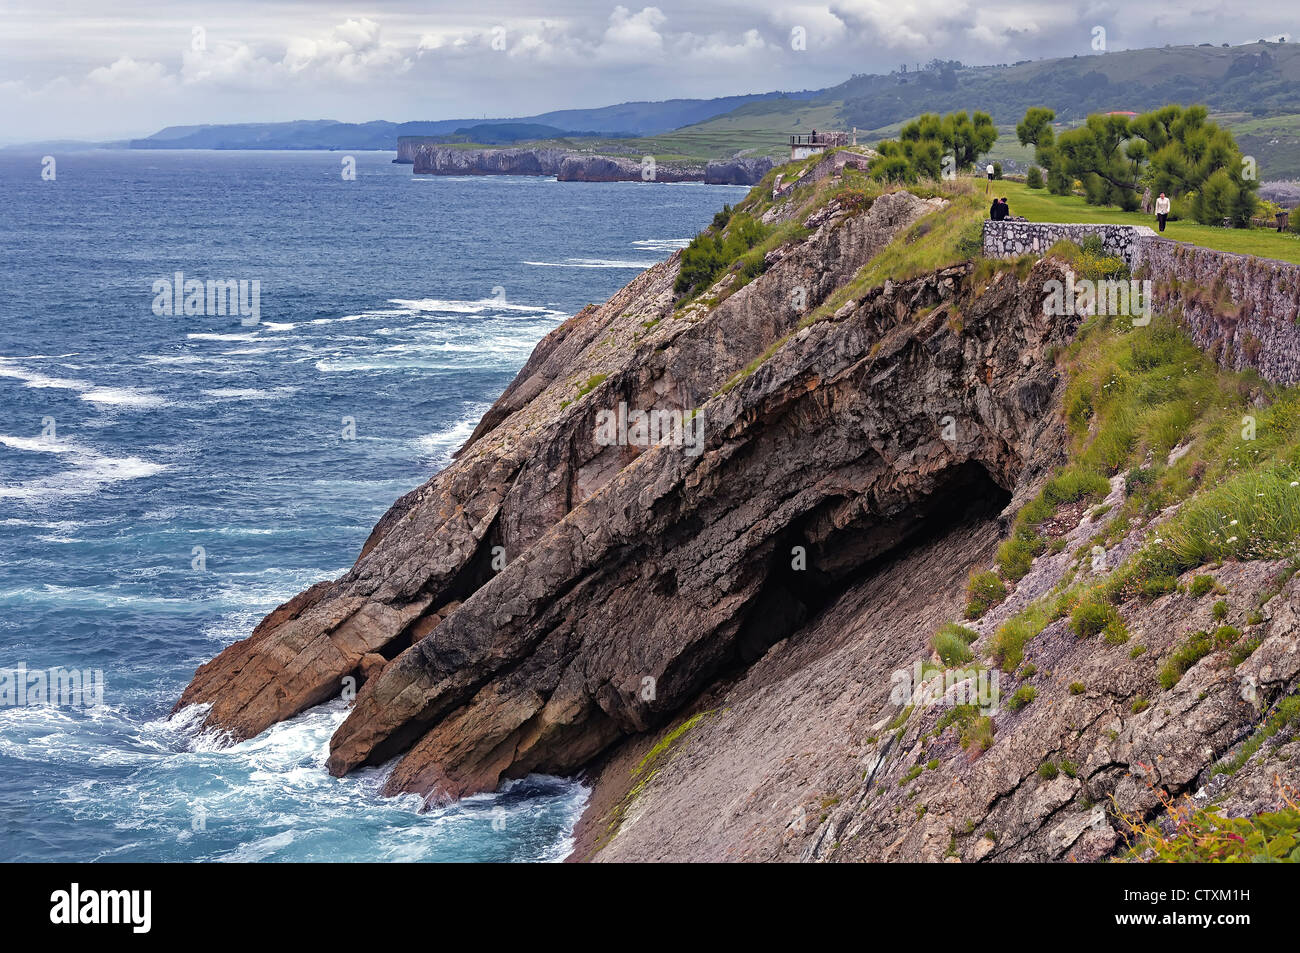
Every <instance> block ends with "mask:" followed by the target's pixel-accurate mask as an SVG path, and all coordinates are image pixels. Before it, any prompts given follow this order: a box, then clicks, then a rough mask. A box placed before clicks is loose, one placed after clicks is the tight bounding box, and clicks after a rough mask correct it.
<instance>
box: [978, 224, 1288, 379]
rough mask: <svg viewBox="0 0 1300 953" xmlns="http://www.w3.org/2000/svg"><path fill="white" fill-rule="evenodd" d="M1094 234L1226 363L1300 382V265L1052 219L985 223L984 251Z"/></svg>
mask: <svg viewBox="0 0 1300 953" xmlns="http://www.w3.org/2000/svg"><path fill="white" fill-rule="evenodd" d="M1088 235H1098V236H1100V237H1101V241H1102V247H1103V248H1104V249H1105V250H1106V252H1107V253H1108V254H1112V255H1115V256H1117V257H1119V258H1122V259H1123V260H1124V261H1125V262H1126V263H1127V264H1128V265H1129V268H1130V269H1132V271H1133V277H1135V278H1146V279H1150V281H1151V284H1152V291H1153V293H1154V297H1155V302H1154V304H1155V309H1156V311H1157V312H1160V313H1165V314H1174V315H1176V316H1177V317H1178V318H1179V320H1180V321H1181V322H1182V324H1183V326H1184V327H1185V328H1186V330H1187V332H1188V334H1190V335H1191V337H1192V339H1193V340H1194V341H1195V342H1196V343H1197V345H1198V346H1199V347H1201V348H1202V349H1204V350H1205V351H1206V352H1207V353H1208V354H1210V355H1211V356H1212V357H1214V359H1215V360H1216V361H1218V362H1219V364H1220V366H1222V367H1226V368H1230V369H1232V370H1244V369H1245V368H1247V367H1251V368H1254V369H1255V370H1256V371H1258V372H1259V374H1260V376H1261V377H1263V378H1265V379H1266V380H1269V381H1272V382H1274V383H1277V384H1286V385H1291V384H1297V383H1300V324H1297V321H1300V265H1293V264H1290V263H1289V262H1284V261H1277V260H1276V259H1272V258H1256V257H1254V256H1252V255H1235V254H1232V253H1230V252H1222V251H1216V250H1214V249H1211V248H1200V247H1197V246H1195V245H1188V244H1185V243H1183V242H1175V241H1170V240H1169V239H1167V238H1161V237H1160V236H1159V235H1157V234H1156V233H1155V231H1154V230H1152V229H1150V228H1146V227H1143V226H1136V225H1064V224H1058V223H1052V222H1017V221H1006V222H991V221H989V222H985V223H984V254H985V256H986V257H989V258H1019V257H1020V256H1021V255H1031V254H1043V253H1044V252H1046V251H1047V250H1048V249H1049V248H1051V247H1052V245H1054V244H1056V242H1058V241H1063V240H1067V241H1072V242H1076V243H1077V242H1081V241H1082V240H1083V239H1084V238H1085V237H1087V236H1088Z"/></svg>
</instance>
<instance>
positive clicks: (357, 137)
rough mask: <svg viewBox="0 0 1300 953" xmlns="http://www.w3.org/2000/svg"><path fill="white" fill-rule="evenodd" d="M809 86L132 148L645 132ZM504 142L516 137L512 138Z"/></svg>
mask: <svg viewBox="0 0 1300 953" xmlns="http://www.w3.org/2000/svg"><path fill="white" fill-rule="evenodd" d="M805 95H809V96H810V95H813V94H812V93H779V92H770V93H753V94H750V95H744V96H723V97H719V98H715V99H671V100H665V101H663V102H635V103H619V104H618V105H615V106H602V107H599V108H596V109H559V110H555V111H552V112H547V113H541V114H540V115H537V116H526V117H520V118H515V119H499V120H494V121H493V122H491V123H485V121H484V120H482V119H443V120H437V121H431V122H419V121H417V122H385V121H380V120H377V121H373V122H366V123H347V122H335V121H333V120H327V119H326V120H300V121H296V122H271V123H232V124H227V125H201V126H169V127H167V128H166V129H162V130H160V131H159V132H156V133H154V134H153V135H152V136H148V137H146V138H144V139H133V140H131V142H130V148H132V149H383V150H387V149H394V148H396V146H397V139H398V137H399V136H447V135H454V134H455V133H456V132H457V130H460V129H464V128H467V127H482V128H484V129H485V130H491V138H492V139H494V140H495V141H505V140H504V139H502V137H501V134H502V132H503V131H504V130H503V129H502V128H501V127H502V126H504V125H506V124H523V125H524V126H525V127H527V126H532V127H534V128H533V129H531V130H528V129H526V130H525V131H523V132H522V133H521V134H522V135H529V134H532V135H536V133H537V130H536V128H535V127H548V128H550V129H553V130H557V131H559V130H563V131H566V132H568V131H576V132H578V133H580V134H587V135H590V134H592V133H599V134H603V135H635V136H646V135H655V134H657V133H662V132H668V131H670V130H672V129H676V128H677V127H679V126H683V125H689V124H691V123H694V122H699V121H700V120H702V119H706V118H709V117H711V116H717V115H720V114H722V113H725V112H728V111H730V110H732V109H735V108H737V107H739V106H742V105H744V104H747V103H751V102H755V101H758V100H763V99H770V98H776V97H784V96H805ZM510 141H514V140H513V139H512V140H510Z"/></svg>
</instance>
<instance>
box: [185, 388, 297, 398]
mask: <svg viewBox="0 0 1300 953" xmlns="http://www.w3.org/2000/svg"><path fill="white" fill-rule="evenodd" d="M299 390H300V388H297V387H276V388H273V389H272V390H263V389H260V388H257V387H214V388H212V389H210V390H205V391H203V392H202V393H203V394H204V395H205V396H207V397H215V398H216V399H217V400H278V399H279V398H281V397H288V396H290V395H291V394H296V393H298V391H299Z"/></svg>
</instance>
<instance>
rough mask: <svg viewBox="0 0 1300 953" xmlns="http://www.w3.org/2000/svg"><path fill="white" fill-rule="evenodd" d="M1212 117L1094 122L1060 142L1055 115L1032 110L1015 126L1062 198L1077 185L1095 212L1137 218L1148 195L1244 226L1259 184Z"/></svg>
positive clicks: (1155, 113)
mask: <svg viewBox="0 0 1300 953" xmlns="http://www.w3.org/2000/svg"><path fill="white" fill-rule="evenodd" d="M1208 116H1209V113H1208V111H1207V110H1206V108H1205V107H1204V106H1192V107H1190V108H1187V109H1184V108H1183V107H1181V106H1177V105H1170V106H1165V107H1163V108H1161V109H1156V110H1152V111H1151V112H1148V113H1143V114H1142V115H1140V116H1135V117H1133V118H1132V119H1129V118H1127V117H1126V116H1120V115H1097V114H1094V115H1091V116H1089V117H1088V119H1087V120H1086V121H1085V123H1084V124H1083V125H1082V126H1079V127H1078V128H1076V129H1071V130H1069V131H1068V132H1064V133H1061V134H1060V135H1059V136H1057V135H1055V134H1054V133H1053V130H1052V127H1051V121H1052V119H1053V118H1054V116H1053V115H1052V112H1051V110H1048V109H1042V108H1039V107H1034V108H1032V109H1030V110H1029V111H1028V112H1026V113H1025V118H1024V120H1023V121H1021V122H1020V123H1019V124H1018V125H1017V126H1016V135H1017V137H1018V138H1019V139H1020V141H1021V143H1023V144H1024V145H1034V146H1036V147H1037V151H1036V155H1035V161H1036V162H1037V163H1038V164H1039V165H1041V166H1042V167H1043V168H1044V169H1046V170H1047V184H1048V187H1049V188H1050V189H1051V190H1052V191H1053V192H1057V193H1058V194H1067V193H1068V192H1069V191H1070V190H1071V189H1072V187H1073V183H1074V181H1075V180H1076V179H1077V180H1078V181H1080V182H1081V183H1082V185H1083V190H1084V196H1085V198H1086V199H1087V201H1088V202H1089V203H1090V204H1093V205H1118V206H1119V207H1120V208H1123V209H1126V210H1129V211H1132V210H1134V209H1136V208H1138V206H1139V205H1140V204H1141V194H1142V192H1143V190H1144V189H1147V188H1150V189H1151V190H1152V192H1154V193H1159V192H1164V193H1165V194H1166V195H1168V196H1170V197H1171V198H1174V199H1181V200H1183V201H1184V202H1185V203H1186V205H1185V208H1186V210H1187V212H1188V213H1189V214H1191V216H1192V217H1193V218H1195V219H1196V220H1197V221H1198V222H1201V223H1203V224H1218V223H1219V222H1221V221H1223V220H1224V219H1227V220H1229V221H1230V222H1232V223H1233V224H1236V225H1245V224H1247V223H1248V222H1249V221H1250V218H1251V216H1252V215H1253V214H1254V212H1255V208H1256V206H1257V204H1258V203H1257V198H1256V195H1255V190H1256V189H1257V188H1258V182H1257V181H1256V180H1255V179H1254V177H1253V175H1252V174H1251V172H1250V166H1249V164H1248V163H1245V162H1243V158H1242V155H1241V150H1240V148H1238V146H1237V143H1236V140H1234V139H1233V137H1232V135H1231V134H1230V133H1229V132H1228V131H1227V130H1226V129H1222V128H1220V127H1219V126H1218V125H1216V124H1215V123H1213V122H1210V121H1209V118H1208Z"/></svg>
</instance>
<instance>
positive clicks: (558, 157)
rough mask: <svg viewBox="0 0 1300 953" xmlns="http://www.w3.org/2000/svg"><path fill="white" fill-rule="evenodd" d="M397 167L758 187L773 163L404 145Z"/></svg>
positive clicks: (449, 172) (565, 178)
mask: <svg viewBox="0 0 1300 953" xmlns="http://www.w3.org/2000/svg"><path fill="white" fill-rule="evenodd" d="M394 161H395V162H410V163H411V164H412V165H414V167H415V168H414V170H413V171H414V172H415V173H416V174H417V175H553V176H555V177H556V178H557V179H559V180H560V181H561V182H704V183H706V184H710V185H754V184H755V183H757V182H758V181H760V180H761V179H762V178H763V176H765V175H766V174H767V173H768V171H769V170H770V169H771V168H772V164H773V163H772V160H771V159H766V158H745V157H737V158H734V159H726V160H717V161H711V162H709V163H707V164H699V163H689V162H658V163H654V164H649V163H646V162H644V160H643V159H641V158H639V157H638V158H633V157H628V156H604V155H592V154H590V153H585V152H583V153H579V152H569V151H566V150H564V149H549V148H518V149H471V148H457V147H454V146H444V145H437V144H432V143H418V142H403V143H400V144H399V148H398V155H397V158H396V159H395V160H394Z"/></svg>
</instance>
